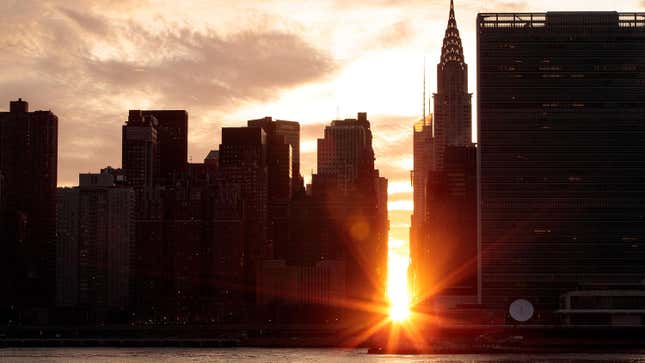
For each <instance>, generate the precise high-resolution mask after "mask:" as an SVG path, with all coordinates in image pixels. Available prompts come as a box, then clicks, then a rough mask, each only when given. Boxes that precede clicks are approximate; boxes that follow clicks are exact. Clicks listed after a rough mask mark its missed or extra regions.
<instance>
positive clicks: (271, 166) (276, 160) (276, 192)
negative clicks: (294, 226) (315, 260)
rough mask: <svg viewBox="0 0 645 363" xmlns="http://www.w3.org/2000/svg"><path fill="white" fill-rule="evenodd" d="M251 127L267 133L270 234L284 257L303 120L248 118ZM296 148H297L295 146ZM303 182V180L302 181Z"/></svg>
mask: <svg viewBox="0 0 645 363" xmlns="http://www.w3.org/2000/svg"><path fill="white" fill-rule="evenodd" d="M248 126H249V127H260V128H262V130H264V131H265V132H266V134H267V173H268V174H267V181H268V186H267V202H268V211H267V217H268V221H267V237H268V240H269V243H270V244H271V245H273V252H274V256H273V257H274V258H285V256H286V253H287V251H286V249H287V245H288V239H289V223H288V221H289V207H290V203H291V197H292V195H293V188H294V187H295V188H301V187H298V186H294V185H295V184H294V183H293V181H294V178H295V179H298V178H299V174H296V173H298V172H297V171H295V170H294V168H299V167H300V163H299V161H298V160H296V157H298V154H297V149H299V148H300V124H299V123H297V122H292V121H273V120H272V119H271V117H265V118H262V119H258V120H249V121H248ZM296 148H297V149H296ZM300 184H302V183H301V182H300Z"/></svg>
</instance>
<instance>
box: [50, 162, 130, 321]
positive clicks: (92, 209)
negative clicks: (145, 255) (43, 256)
mask: <svg viewBox="0 0 645 363" xmlns="http://www.w3.org/2000/svg"><path fill="white" fill-rule="evenodd" d="M112 170H113V169H112ZM134 207H135V193H134V190H133V189H132V188H130V187H123V186H117V184H116V177H115V176H114V175H113V174H110V172H109V171H108V169H105V171H104V172H102V173H100V174H80V176H79V187H77V188H60V189H59V190H58V206H57V210H58V222H57V229H58V233H59V234H58V248H57V259H56V261H57V266H56V272H57V275H56V277H57V284H56V286H57V302H58V306H60V307H66V308H76V309H77V311H82V312H85V313H86V314H87V315H85V318H84V319H81V318H78V319H79V320H84V321H90V322H94V321H96V322H109V321H112V322H126V321H127V319H128V318H129V316H128V312H129V308H130V307H131V302H132V300H131V298H132V294H133V288H134V281H133V274H132V267H133V252H134V236H135V230H134V228H135V224H134V212H135V210H134Z"/></svg>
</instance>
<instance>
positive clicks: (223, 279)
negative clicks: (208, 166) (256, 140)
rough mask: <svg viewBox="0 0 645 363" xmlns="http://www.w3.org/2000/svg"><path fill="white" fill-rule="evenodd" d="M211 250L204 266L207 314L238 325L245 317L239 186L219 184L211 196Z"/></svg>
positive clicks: (243, 243)
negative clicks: (208, 307) (205, 268)
mask: <svg viewBox="0 0 645 363" xmlns="http://www.w3.org/2000/svg"><path fill="white" fill-rule="evenodd" d="M213 204H214V206H215V208H214V211H213V212H214V213H213V223H214V225H213V234H214V236H215V238H216V243H215V244H214V245H213V246H212V252H211V253H210V254H209V256H210V260H209V261H208V263H207V275H208V276H212V278H209V287H208V290H207V292H208V296H209V299H210V301H211V304H210V305H209V306H210V307H211V309H210V310H209V311H210V312H211V313H213V315H214V316H213V320H214V321H217V322H239V321H241V320H242V319H243V318H244V317H246V313H247V309H246V306H245V305H244V304H243V303H244V297H245V288H246V285H245V283H246V279H245V271H246V264H245V262H246V259H245V237H246V234H245V226H246V217H245V210H244V200H243V199H242V188H241V185H240V184H232V183H224V182H219V183H218V184H217V187H216V191H215V196H214V203H213Z"/></svg>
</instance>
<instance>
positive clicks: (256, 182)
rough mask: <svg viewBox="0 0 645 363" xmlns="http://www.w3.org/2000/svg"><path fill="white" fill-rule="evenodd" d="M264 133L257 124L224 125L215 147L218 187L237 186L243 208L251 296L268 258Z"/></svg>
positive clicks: (246, 259) (252, 296)
mask: <svg viewBox="0 0 645 363" xmlns="http://www.w3.org/2000/svg"><path fill="white" fill-rule="evenodd" d="M267 148H268V146H267V134H266V132H265V131H264V130H263V129H262V128H259V127H225V128H223V129H222V143H221V144H220V148H219V171H220V172H219V178H220V184H221V188H222V190H231V189H232V188H234V187H235V186H237V187H238V188H239V198H240V199H241V201H242V205H243V211H244V222H245V224H244V226H243V228H244V232H245V234H244V253H243V257H244V269H245V275H246V276H245V283H246V288H247V292H248V293H249V294H250V295H248V297H250V298H252V299H254V297H255V273H256V268H257V266H259V265H258V263H259V262H260V261H261V260H262V259H266V258H272V256H273V246H272V245H270V244H268V240H267V212H268V210H267V204H268V203H267V200H268V199H267V198H268V197H267V195H268V167H267Z"/></svg>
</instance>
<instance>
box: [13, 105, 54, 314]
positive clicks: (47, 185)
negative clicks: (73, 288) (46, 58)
mask: <svg viewBox="0 0 645 363" xmlns="http://www.w3.org/2000/svg"><path fill="white" fill-rule="evenodd" d="M57 162H58V118H57V117H56V115H54V114H53V113H52V112H51V111H35V112H29V106H28V104H27V102H25V101H23V100H22V99H18V100H17V101H11V103H10V110H9V112H2V113H0V174H2V192H1V199H2V203H1V204H0V205H1V206H2V209H1V210H0V228H1V230H0V245H1V246H2V252H1V253H0V256H1V257H0V291H2V294H1V295H0V319H2V320H3V321H6V320H9V319H12V320H13V321H16V317H17V314H16V313H17V311H16V310H17V309H22V310H23V312H22V313H23V315H22V318H21V320H22V321H24V322H29V321H31V322H43V321H44V320H46V319H47V316H46V314H43V313H45V312H46V311H45V310H38V309H33V308H45V307H49V306H52V305H53V303H54V296H55V286H56V283H55V256H56V175H57V174H56V173H57Z"/></svg>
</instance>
